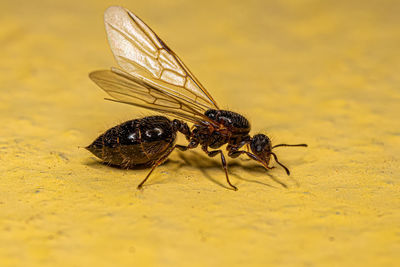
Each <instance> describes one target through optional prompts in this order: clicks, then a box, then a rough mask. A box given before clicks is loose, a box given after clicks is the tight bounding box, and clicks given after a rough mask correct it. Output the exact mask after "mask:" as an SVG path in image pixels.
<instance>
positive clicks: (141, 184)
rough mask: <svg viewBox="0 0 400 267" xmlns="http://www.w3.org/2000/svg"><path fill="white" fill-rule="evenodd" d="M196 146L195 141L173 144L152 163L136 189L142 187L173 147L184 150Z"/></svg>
mask: <svg viewBox="0 0 400 267" xmlns="http://www.w3.org/2000/svg"><path fill="white" fill-rule="evenodd" d="M193 146H194V147H196V146H197V143H196V142H193V143H192V142H190V143H189V145H188V146H181V145H175V146H173V147H172V148H171V149H170V150H169V151H167V152H166V153H165V154H164V155H162V156H161V157H160V158H159V159H158V160H157V161H156V162H155V163H154V165H153V166H152V167H151V170H150V171H149V173H148V174H147V176H146V178H144V180H143V181H142V182H141V183H140V184H139V185H138V187H137V189H141V188H142V187H143V184H144V183H145V182H146V181H147V179H149V177H150V175H151V173H152V172H153V171H154V169H155V168H157V166H159V165H160V164H161V163H163V162H164V161H165V160H166V159H167V158H168V156H169V154H171V152H172V151H174V149H175V148H178V149H180V150H181V151H186V150H188V149H191V148H193Z"/></svg>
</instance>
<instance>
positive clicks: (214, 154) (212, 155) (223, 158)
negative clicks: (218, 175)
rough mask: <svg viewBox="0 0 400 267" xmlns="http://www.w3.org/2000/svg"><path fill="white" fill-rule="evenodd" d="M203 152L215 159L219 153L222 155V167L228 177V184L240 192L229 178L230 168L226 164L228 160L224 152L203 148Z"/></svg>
mask: <svg viewBox="0 0 400 267" xmlns="http://www.w3.org/2000/svg"><path fill="white" fill-rule="evenodd" d="M202 149H203V151H204V152H206V153H207V155H208V156H209V157H214V156H216V155H217V154H218V153H220V154H221V162H222V167H223V168H224V171H225V176H226V181H227V182H228V184H229V185H230V186H231V187H232V188H233V190H235V191H236V190H238V189H237V187H236V186H234V185H233V184H232V183H231V181H230V180H229V176H228V167H227V164H226V160H225V156H224V153H222V150H214V151H208V150H207V147H202Z"/></svg>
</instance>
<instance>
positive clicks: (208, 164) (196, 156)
mask: <svg viewBox="0 0 400 267" xmlns="http://www.w3.org/2000/svg"><path fill="white" fill-rule="evenodd" d="M177 155H178V157H179V159H180V160H181V161H180V160H174V159H167V160H166V161H165V162H164V163H163V165H166V166H168V167H169V168H171V167H172V164H174V165H176V166H175V167H174V168H173V171H174V172H175V171H178V170H179V169H180V168H182V167H184V166H192V167H194V168H198V169H200V171H201V172H202V173H203V175H204V176H205V177H206V178H207V179H208V180H210V181H211V182H213V183H215V184H217V185H219V186H221V187H223V188H226V189H231V187H229V186H227V185H226V184H225V183H223V182H222V181H219V180H216V179H215V178H213V177H212V176H211V175H210V174H209V172H208V171H207V169H218V170H221V172H222V173H223V168H222V166H221V162H220V161H218V160H215V159H213V158H209V157H206V156H204V155H202V154H200V153H198V152H197V151H191V153H183V152H180V151H178V153H177ZM91 159H93V158H91ZM240 160H242V161H246V162H247V161H251V160H250V159H245V158H240ZM182 161H183V162H182ZM84 164H85V165H86V166H89V167H91V168H95V169H98V167H99V166H101V165H103V166H107V167H111V168H114V169H119V170H148V169H149V168H150V167H151V164H150V165H149V164H143V165H136V166H135V167H133V168H132V167H131V168H123V167H121V166H116V165H111V164H108V163H105V162H101V161H98V160H90V161H87V162H85V163H84ZM237 167H240V168H241V169H243V170H246V171H247V172H249V173H251V172H257V173H263V174H265V175H267V176H268V178H270V179H271V180H272V181H274V182H275V183H277V184H279V185H280V186H282V187H283V188H286V189H287V188H288V186H287V184H286V183H284V182H282V181H281V180H280V179H278V178H276V177H275V176H274V175H272V174H270V173H268V171H267V170H265V168H264V167H262V166H260V165H258V164H245V165H243V164H241V163H239V162H238V160H235V161H231V162H230V163H229V169H230V170H232V169H235V168H237ZM229 175H230V176H234V177H235V178H237V179H239V180H242V181H246V182H250V183H256V184H260V185H263V186H268V187H271V188H277V187H276V186H273V185H271V184H269V183H266V182H262V181H259V180H255V179H248V178H244V177H241V176H240V175H238V174H236V173H234V172H229ZM291 180H293V181H294V182H295V183H296V185H298V182H297V181H296V180H295V179H293V178H291ZM224 181H225V180H224ZM149 182H150V181H149ZM158 183H162V182H156V181H152V182H150V183H149V185H150V184H158Z"/></svg>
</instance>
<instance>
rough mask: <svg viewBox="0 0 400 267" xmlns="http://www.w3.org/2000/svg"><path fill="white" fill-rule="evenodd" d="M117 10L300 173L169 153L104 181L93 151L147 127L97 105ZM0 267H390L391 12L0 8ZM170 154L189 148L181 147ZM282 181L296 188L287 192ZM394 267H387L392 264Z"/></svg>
mask: <svg viewBox="0 0 400 267" xmlns="http://www.w3.org/2000/svg"><path fill="white" fill-rule="evenodd" d="M112 4H120V5H124V6H126V7H127V8H129V9H131V10H132V11H133V12H135V13H137V14H138V15H139V16H140V17H141V18H142V19H143V20H144V21H145V22H147V23H148V24H149V25H150V26H151V27H152V28H153V29H154V30H155V31H156V32H158V33H159V34H160V36H161V37H162V38H163V39H164V40H165V41H166V42H167V44H168V45H169V46H170V47H171V48H172V49H174V50H175V51H176V52H177V53H178V54H179V55H180V56H181V58H182V59H183V60H184V61H185V63H186V64H187V65H188V66H189V67H190V68H191V70H192V71H193V72H194V73H195V74H196V75H197V77H198V78H199V79H200V80H201V81H202V82H203V84H204V85H205V86H206V87H207V88H208V89H209V91H210V92H211V93H212V95H213V96H214V97H215V99H216V100H217V101H218V103H219V104H220V105H221V106H222V107H223V108H229V109H231V110H235V111H238V112H240V113H242V114H244V115H245V116H247V117H248V118H249V119H250V121H251V123H252V129H253V131H252V132H253V133H256V132H258V131H262V132H265V133H267V134H268V135H269V136H271V137H272V140H273V142H274V143H275V144H276V143H281V142H286V143H299V142H300V143H301V142H305V143H308V144H309V148H307V149H304V148H281V149H279V151H278V152H277V153H278V156H279V157H280V160H281V161H282V162H283V163H285V164H286V165H287V166H288V167H289V168H290V169H291V171H292V176H290V177H287V176H286V175H285V173H284V171H283V170H282V169H280V168H275V169H274V170H272V171H269V172H268V173H267V172H265V171H264V170H263V169H262V168H261V167H258V165H257V164H256V163H254V162H251V161H246V160H244V159H242V160H241V159H236V160H229V162H230V166H229V172H230V175H231V180H232V182H233V183H234V184H235V185H236V186H238V187H239V191H237V192H234V191H231V190H227V189H226V183H225V178H224V174H223V171H222V169H221V167H220V162H219V159H218V158H213V159H210V158H207V157H206V155H205V154H204V153H202V152H201V151H200V150H196V151H192V152H186V153H181V152H175V153H173V155H171V158H170V160H169V161H168V162H166V163H165V164H163V165H162V166H160V167H159V168H158V169H157V170H156V171H155V173H154V175H153V176H152V177H151V179H150V180H149V182H148V184H147V186H146V187H145V189H144V190H143V191H142V192H141V191H137V190H136V186H137V184H138V183H139V182H140V181H141V179H143V177H144V176H145V175H146V173H147V170H128V171H127V170H119V169H115V168H110V167H107V166H104V165H102V164H99V163H98V161H97V160H96V159H95V158H94V157H93V156H92V155H91V154H89V153H88V152H87V151H86V150H84V149H79V148H78V146H86V145H88V144H89V143H90V142H91V141H92V140H93V139H94V138H96V137H97V136H98V134H100V133H102V132H103V131H105V130H106V129H108V128H109V127H111V126H114V125H116V124H117V123H120V122H123V121H125V120H128V119H132V118H137V117H140V116H145V115H148V114H151V113H150V112H148V111H145V110H139V109H136V108H133V107H130V106H125V105H122V104H117V103H110V102H106V101H104V100H103V97H104V96H105V94H104V93H103V92H102V91H101V90H100V89H99V88H97V86H96V85H95V84H94V83H92V82H91V81H90V80H89V79H88V77H87V74H88V73H89V72H90V71H92V70H96V69H104V68H108V67H110V66H112V65H115V63H114V60H113V57H112V54H111V52H110V50H109V47H108V44H107V42H106V36H105V33H104V25H103V21H102V14H103V12H104V10H105V9H106V7H107V6H109V5H112ZM1 6H2V7H1V9H0V23H1V28H0V47H1V60H0V89H1V95H0V111H1V128H0V133H1V135H0V173H1V174H0V266H16V265H19V266H45V265H47V266H64V265H65V266H111V265H117V264H130V265H131V266H139V265H140V266H146V265H165V266H177V265H186V266H188V265H191V266H207V265H219V266H221V265H225V266H230V265H264V266H265V265H266V264H274V265H277V264H282V265H284V264H286V265H300V266H321V265H331V266H333V265H335V266H350V265H358V266H360V265H362V266H383V265H386V266H396V265H397V266H398V264H399V260H400V257H399V253H400V228H399V225H400V214H399V208H400V193H399V192H400V186H399V178H400V168H399V163H400V161H399V155H400V120H399V113H400V91H399V84H400V79H399V77H400V76H399V70H400V60H399V47H400V31H399V29H400V18H399V14H400V4H399V1H397V0H393V1H361V0H360V1H316V0H315V1H313V0H309V1H193V2H188V1H159V2H157V1H152V0H148V1H118V2H111V1H75V0H71V1H62V2H61V1H50V0H49V1H17V0H15V1H2V5H1ZM179 142H180V143H185V142H186V141H185V140H184V139H183V138H181V139H180V140H179ZM277 179H279V180H280V181H281V182H283V183H285V184H286V185H287V186H288V188H287V189H285V188H283V187H282V186H281V185H280V184H279V183H278V182H276V181H274V180H277ZM396 263H397V264H396Z"/></svg>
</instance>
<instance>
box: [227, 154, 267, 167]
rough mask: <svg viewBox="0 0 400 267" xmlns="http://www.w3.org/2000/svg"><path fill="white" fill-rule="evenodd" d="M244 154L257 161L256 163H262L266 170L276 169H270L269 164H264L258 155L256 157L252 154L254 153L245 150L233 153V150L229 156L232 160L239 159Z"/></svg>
mask: <svg viewBox="0 0 400 267" xmlns="http://www.w3.org/2000/svg"><path fill="white" fill-rule="evenodd" d="M242 154H246V155H247V156H248V157H249V158H251V159H253V160H255V161H258V162H260V163H261V164H262V165H263V166H264V168H266V169H269V170H271V169H273V168H275V167H269V166H268V164H267V163H265V162H263V161H262V160H261V159H260V158H258V157H257V156H256V155H254V154H252V153H250V152H247V151H244V150H237V151H232V150H231V151H229V153H228V156H229V157H231V158H237V157H239V156H240V155H242Z"/></svg>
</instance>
